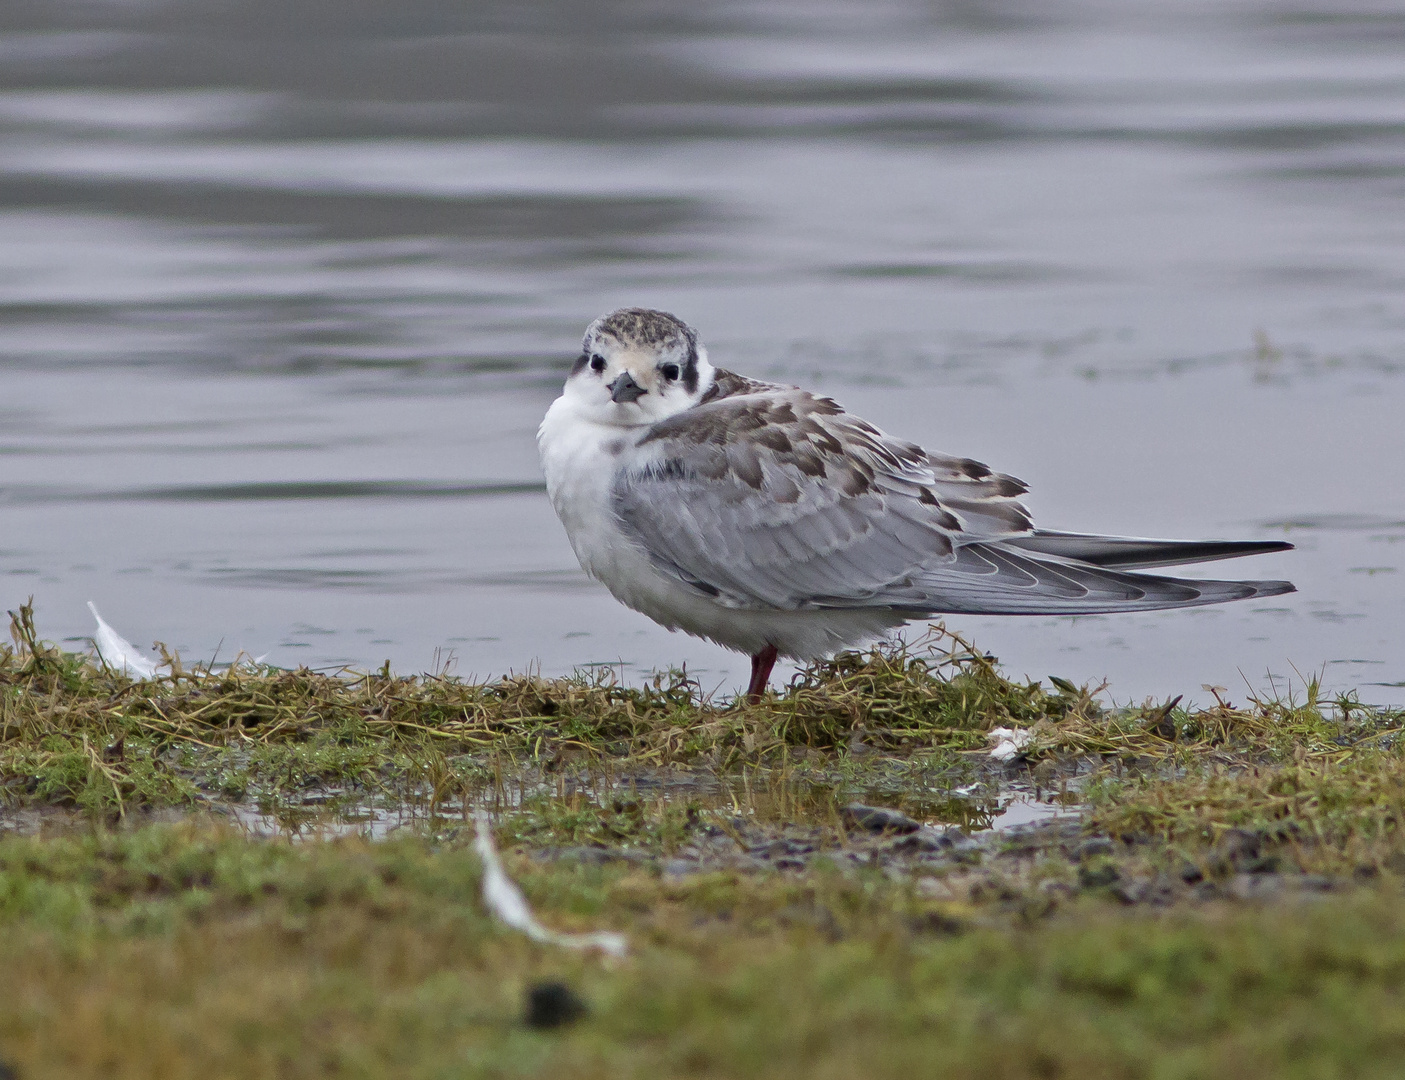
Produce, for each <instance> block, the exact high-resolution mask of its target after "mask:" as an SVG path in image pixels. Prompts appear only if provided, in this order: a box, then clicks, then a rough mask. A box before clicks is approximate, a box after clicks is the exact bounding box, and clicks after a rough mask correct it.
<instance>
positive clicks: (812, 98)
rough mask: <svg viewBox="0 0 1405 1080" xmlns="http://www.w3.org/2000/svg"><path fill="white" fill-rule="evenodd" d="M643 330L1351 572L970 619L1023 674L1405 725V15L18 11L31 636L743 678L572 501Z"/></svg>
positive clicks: (270, 653)
mask: <svg viewBox="0 0 1405 1080" xmlns="http://www.w3.org/2000/svg"><path fill="white" fill-rule="evenodd" d="M622 305H648V306H657V307H662V308H665V309H667V310H670V311H674V312H676V313H677V314H679V315H680V316H682V317H684V318H686V319H688V320H689V321H690V322H691V323H693V325H695V326H697V327H698V328H699V329H700V331H701V333H702V334H703V337H704V339H705V341H706V342H707V343H708V345H709V348H710V352H711V355H712V357H713V359H714V361H715V362H716V363H718V364H720V365H723V366H727V367H732V368H734V369H736V370H740V371H743V372H746V373H749V374H753V375H758V376H764V377H768V378H772V379H777V380H783V381H793V382H796V383H803V384H805V385H806V386H809V387H812V388H816V389H819V390H822V391H824V392H826V393H829V394H831V395H833V396H835V397H836V398H838V399H839V400H840V401H842V402H843V403H844V404H845V405H847V406H848V407H850V408H851V409H853V410H855V411H857V412H859V413H860V414H861V415H864V416H866V417H868V418H869V419H871V420H873V421H875V422H877V423H879V424H881V425H882V426H884V427H886V428H887V429H889V430H891V431H893V432H894V433H897V434H900V435H902V436H904V437H907V438H910V439H913V440H916V441H919V442H922V443H924V444H925V445H927V446H929V447H931V448H933V449H938V450H942V451H948V452H957V453H963V454H968V455H971V456H974V457H977V458H979V459H981V460H984V461H986V462H988V463H989V464H991V465H992V466H993V467H995V468H998V469H1000V470H1003V471H1006V472H1010V473H1013V474H1015V475H1017V476H1020V477H1022V478H1023V479H1025V480H1026V481H1028V482H1029V483H1030V486H1031V491H1030V495H1029V499H1028V503H1029V505H1030V506H1031V508H1032V509H1033V510H1034V512H1035V514H1036V517H1037V518H1038V520H1039V521H1040V522H1041V524H1044V525H1046V526H1048V527H1053V528H1070V529H1080V530H1099V531H1106V532H1112V533H1120V534H1130V535H1153V536H1178V537H1234V538H1278V537H1287V538H1288V539H1290V540H1292V541H1294V542H1295V543H1296V544H1297V545H1298V549H1297V550H1296V551H1294V552H1291V553H1287V554H1282V555H1273V556H1261V557H1257V558H1254V559H1249V560H1242V561H1240V562H1238V563H1232V564H1219V565H1218V566H1215V567H1209V568H1206V573H1207V574H1209V573H1211V572H1213V571H1216V570H1218V571H1221V572H1225V573H1228V574H1232V575H1235V576H1244V577H1262V578H1277V577H1286V578H1291V579H1292V580H1294V581H1295V582H1296V583H1297V585H1298V587H1299V590H1300V591H1299V592H1298V593H1296V594H1294V595H1292V596H1287V597H1280V598H1275V599H1273V600H1272V601H1268V602H1260V603H1254V602H1249V603H1242V604H1237V605H1231V606H1226V607H1219V608H1204V609H1197V610H1194V611H1187V612H1168V613H1148V614H1142V615H1136V616H1118V617H1113V616H1106V617H1096V618H1093V617H1088V618H1077V619H1068V618H1062V619H1053V618H1047V619H1023V620H1021V619H994V618H956V619H951V620H949V624H950V625H951V627H952V628H953V629H956V630H959V631H960V632H962V633H964V634H967V635H969V636H970V637H972V638H974V639H975V641H976V642H977V643H978V644H979V645H980V646H981V647H983V648H984V649H986V650H988V651H990V652H993V653H995V654H996V655H998V656H999V657H1000V659H1001V660H1002V662H1003V663H1004V664H1005V665H1006V666H1007V668H1008V670H1009V671H1010V672H1011V673H1012V674H1015V675H1019V674H1029V675H1030V676H1032V677H1041V676H1045V675H1048V674H1058V675H1062V676H1066V677H1069V678H1074V679H1079V680H1082V679H1091V680H1095V681H1097V682H1101V681H1103V680H1104V679H1106V680H1107V681H1108V684H1109V689H1108V692H1109V693H1110V694H1111V695H1112V696H1113V697H1114V698H1116V699H1118V700H1129V699H1135V700H1140V699H1141V698H1143V697H1145V696H1150V695H1154V696H1158V697H1164V696H1167V695H1171V694H1178V693H1184V694H1187V696H1188V699H1189V700H1197V701H1202V702H1203V701H1207V700H1209V695H1208V692H1206V691H1203V690H1201V689H1200V688H1201V686H1202V684H1209V685H1219V686H1224V687H1227V688H1228V695H1229V697H1230V698H1238V699H1242V697H1243V695H1245V694H1247V693H1248V692H1249V691H1250V689H1251V688H1252V689H1253V690H1254V691H1255V692H1272V691H1273V690H1274V689H1276V690H1277V691H1285V690H1286V689H1287V688H1288V687H1289V685H1290V684H1291V685H1293V686H1295V687H1297V688H1298V691H1297V692H1298V693H1301V685H1302V679H1303V678H1305V677H1312V676H1315V675H1318V674H1320V675H1321V676H1322V677H1323V679H1324V682H1325V685H1326V686H1327V687H1328V688H1329V689H1330V690H1333V691H1336V690H1343V689H1348V688H1353V689H1356V690H1358V691H1359V693H1360V695H1361V697H1362V698H1363V699H1364V700H1366V701H1372V702H1380V703H1385V702H1394V703H1400V702H1405V573H1402V563H1405V432H1402V416H1405V9H1402V8H1401V7H1400V6H1399V5H1398V4H1396V3H1389V2H1386V0H1379V2H1371V0H1340V2H1336V0H1217V2H1214V3H1211V2H1194V0H1160V2H1158V3H1156V4H1141V3H1134V2H1131V0H1122V2H1111V0H1107V2H1104V0H1040V2H1038V3H1035V2H1033V0H944V2H919V0H866V2H864V3H846V2H842V0H834V2H824V0H815V2H810V3H806V2H784V0H771V2H767V3H747V2H737V3H721V2H718V3H708V2H700V3H695V4H690V5H677V4H662V3H650V2H646V0H577V2H573V3H566V2H564V0H543V2H539V3H535V4H508V3H477V4H464V3H449V2H445V0H405V2H402V3H398V4H385V3H372V2H370V0H348V2H345V3H340V4H325V3H317V2H314V0H276V2H275V0H243V2H241V3H238V4H231V3H221V2H218V0H130V2H124V3H115V2H99V0H73V2H69V0H64V2H60V0H11V2H9V3H6V4H5V5H3V7H0V600H3V602H4V604H5V606H6V607H9V608H13V607H14V606H15V605H16V604H18V603H20V602H22V601H24V600H25V598H26V597H28V596H29V595H31V594H32V595H33V596H34V598H35V604H36V608H37V611H38V617H39V623H40V628H41V630H42V631H43V632H44V633H45V634H46V635H47V636H50V637H53V638H56V639H60V640H63V641H66V642H69V643H73V644H78V645H81V643H82V641H83V639H84V638H86V636H87V635H89V634H91V633H92V632H93V627H92V624H91V620H90V618H89V616H88V613H87V610H86V607H85V601H87V600H92V601H94V602H95V603H96V604H97V606H98V608H99V609H100V610H101V611H102V613H103V615H104V616H105V617H106V618H107V620H108V621H109V622H111V623H112V624H113V625H114V626H115V627H117V629H118V630H119V631H121V632H122V633H124V634H125V635H126V636H128V637H129V638H131V639H132V640H134V641H136V642H137V643H139V644H142V645H146V644H148V643H150V642H152V641H153V640H156V639H160V640H162V641H164V642H166V643H168V644H169V645H171V646H173V647H176V648H178V649H179V650H180V651H181V653H182V654H183V655H184V656H185V657H186V658H187V659H195V660H199V659H211V658H215V659H216V660H218V659H229V658H231V657H232V656H233V655H234V654H235V653H236V652H238V651H239V650H244V651H246V652H247V653H249V654H252V655H264V654H266V655H267V658H268V660H269V662H272V663H276V664H280V665H288V666H293V665H298V664H307V665H310V666H314V667H323V668H327V667H335V666H337V665H343V664H347V665H354V666H357V667H363V668H364V667H372V666H379V665H380V664H381V663H383V662H384V661H386V660H389V662H390V664H391V666H392V667H393V668H394V669H396V670H399V671H422V670H442V669H443V668H444V667H445V665H450V664H451V665H453V670H455V671H456V672H457V673H458V674H461V675H464V676H470V675H478V676H490V675H497V674H501V673H503V672H506V671H509V670H512V671H524V670H540V671H543V672H545V673H556V672H564V671H569V670H571V669H573V668H576V667H580V666H584V665H600V664H603V665H614V666H616V667H617V668H618V670H619V672H620V674H621V675H622V676H623V677H624V678H625V679H627V680H631V681H633V680H639V679H641V678H644V677H645V676H646V675H647V674H648V673H649V672H650V671H652V670H654V669H656V668H661V667H667V666H670V665H672V666H678V665H685V664H686V666H687V668H688V670H689V671H690V672H692V673H694V674H695V675H696V676H697V677H698V679H699V680H700V682H701V683H702V684H703V686H704V687H705V688H706V689H708V690H719V691H721V692H723V693H729V692H731V691H732V690H733V689H734V688H735V687H736V686H737V685H738V683H739V682H742V681H744V676H745V674H746V671H745V668H746V661H745V659H744V658H740V657H736V656H734V655H732V654H729V653H727V652H725V651H723V650H721V649H718V648H716V647H714V646H712V645H709V644H707V643H704V642H699V641H695V640H693V639H690V638H686V637H683V636H679V635H672V634H669V633H667V632H665V631H663V630H661V629H659V628H658V627H656V626H655V625H654V624H652V623H651V622H649V621H648V620H647V619H645V618H644V617H642V616H639V615H636V614H634V613H632V612H629V611H627V610H625V609H624V608H622V607H620V606H619V605H618V604H617V603H615V601H614V600H613V599H611V597H610V596H609V595H608V594H607V593H606V592H605V591H604V589H603V588H601V587H600V586H598V585H596V584H593V583H592V582H590V581H588V580H587V579H586V578H585V577H584V576H583V575H582V573H581V572H580V570H579V569H578V568H577V566H576V564H575V561H574V558H573V557H572V555H571V552H570V549H569V547H568V546H567V544H566V541H565V538H564V535H563V534H562V532H561V529H560V527H559V525H558V523H557V522H556V520H555V518H554V515H553V514H552V511H551V509H550V507H549V505H548V504H547V501H546V498H545V496H544V493H543V489H542V484H541V477H540V474H539V471H538V468H537V463H536V451H535V446H534V441H533V436H534V432H535V429H536V425H537V423H538V421H539V419H540V417H541V414H542V412H543V411H544V410H545V408H546V406H547V405H548V404H549V402H550V401H551V399H552V398H553V397H554V396H555V394H556V393H557V391H558V388H559V385H560V382H561V380H562V378H563V377H564V373H565V370H566V368H567V367H568V366H569V363H570V360H571V358H572V357H573V356H574V354H575V349H576V347H577V344H578V341H579V336H580V333H581V331H582V330H583V328H584V326H585V324H586V323H587V322H588V321H589V320H590V319H591V318H593V317H594V316H596V315H598V314H600V313H601V312H603V311H606V310H609V309H611V308H613V307H617V306H622ZM783 675H784V673H782V676H783Z"/></svg>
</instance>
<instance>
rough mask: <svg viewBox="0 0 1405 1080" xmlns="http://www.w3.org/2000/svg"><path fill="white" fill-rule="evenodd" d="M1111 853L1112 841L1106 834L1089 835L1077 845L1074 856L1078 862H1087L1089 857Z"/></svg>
mask: <svg viewBox="0 0 1405 1080" xmlns="http://www.w3.org/2000/svg"><path fill="white" fill-rule="evenodd" d="M1111 854H1112V841H1111V840H1109V839H1108V838H1107V837H1106V836H1090V837H1088V839H1086V840H1084V841H1083V843H1081V844H1079V845H1078V851H1077V853H1076V858H1077V859H1078V861H1079V862H1087V861H1088V860H1089V859H1093V858H1096V857H1097V856H1099V855H1111Z"/></svg>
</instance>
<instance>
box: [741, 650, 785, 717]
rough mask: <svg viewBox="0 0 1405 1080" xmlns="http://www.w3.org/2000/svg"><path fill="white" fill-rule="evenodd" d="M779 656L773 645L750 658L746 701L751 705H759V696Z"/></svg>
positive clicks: (764, 688)
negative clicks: (749, 676)
mask: <svg viewBox="0 0 1405 1080" xmlns="http://www.w3.org/2000/svg"><path fill="white" fill-rule="evenodd" d="M779 655H780V654H779V653H778V652H777V651H776V647H775V646H774V645H767V646H766V647H765V648H764V649H762V650H761V651H760V652H759V653H757V654H756V655H755V656H753V657H752V658H751V685H750V686H748V687H747V688H746V700H747V701H749V702H750V703H751V704H753V705H759V704H761V695H762V693H764V692H765V690H766V683H767V682H768V681H769V680H770V678H771V669H772V668H773V667H775V666H776V657H777V656H779Z"/></svg>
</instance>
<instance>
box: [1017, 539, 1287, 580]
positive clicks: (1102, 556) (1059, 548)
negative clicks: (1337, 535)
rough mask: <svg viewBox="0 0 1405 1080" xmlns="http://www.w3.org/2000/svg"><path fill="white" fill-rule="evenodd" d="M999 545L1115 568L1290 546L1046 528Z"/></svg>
mask: <svg viewBox="0 0 1405 1080" xmlns="http://www.w3.org/2000/svg"><path fill="white" fill-rule="evenodd" d="M1001 544H1002V545H1003V546H1005V547H1015V548H1020V549H1022V550H1024V551H1031V552H1036V553H1038V554H1040V555H1053V556H1056V557H1058V558H1061V559H1073V560H1075V561H1077V562H1083V563H1090V564H1091V565H1093V566H1102V567H1106V568H1108V569H1117V570H1138V569H1146V568H1149V567H1153V566H1181V565H1184V564H1186V563H1200V562H1213V561H1214V560H1216V559H1236V558H1239V557H1240V556H1241V555H1263V554H1267V553H1268V552H1271V551H1291V550H1292V549H1293V545H1292V544H1290V543H1288V542H1286V541H1284V540H1142V539H1138V538H1136V537H1131V536H1094V535H1092V534H1089V533H1066V532H1054V531H1053V530H1050V529H1035V530H1034V531H1033V532H1032V533H1029V534H1028V535H1025V536H1014V537H1010V538H1008V539H1005V540H1002V541H1001Z"/></svg>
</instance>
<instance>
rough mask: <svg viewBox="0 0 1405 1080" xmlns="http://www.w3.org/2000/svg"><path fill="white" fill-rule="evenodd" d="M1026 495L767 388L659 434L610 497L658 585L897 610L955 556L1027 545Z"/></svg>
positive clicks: (793, 604) (765, 601) (679, 419)
mask: <svg viewBox="0 0 1405 1080" xmlns="http://www.w3.org/2000/svg"><path fill="white" fill-rule="evenodd" d="M1024 490H1025V487H1024V485H1023V484H1022V483H1020V482H1019V481H1018V480H1015V479H1013V478H1011V477H1008V476H1001V475H999V474H995V473H992V472H991V471H990V470H989V469H987V468H986V467H985V466H983V465H980V464H979V463H977V462H973V461H968V460H966V459H963V458H947V457H940V456H937V455H930V454H927V453H926V452H925V451H923V450H922V449H921V448H920V447H917V446H914V445H912V444H910V443H904V442H900V441H898V440H895V439H892V438H890V437H889V436H887V435H885V434H883V433H882V432H881V431H879V430H878V429H877V428H874V427H873V426H872V425H870V424H867V423H865V422H864V421H862V420H859V419H858V418H856V417H852V416H850V415H849V414H847V413H845V412H844V411H843V410H842V409H841V408H840V407H839V406H838V405H836V404H835V403H834V402H832V401H829V400H828V399H826V398H817V397H814V396H812V395H809V394H806V393H804V392H803V391H799V390H786V389H783V388H777V387H765V388H758V389H757V390H756V391H754V392H749V393H741V394H736V395H732V396H727V397H723V398H721V399H719V400H714V401H710V402H707V403H705V404H702V405H699V406H696V407H694V408H692V409H689V410H687V411H686V412H684V413H681V414H679V415H678V416H675V417H672V418H670V419H668V420H665V421H662V422H661V423H659V424H656V425H654V427H653V428H651V429H650V430H649V432H648V433H647V434H646V435H645V436H644V437H643V438H642V439H641V440H640V442H639V444H638V445H637V447H636V448H635V452H634V458H633V463H632V464H631V465H630V467H628V468H626V469H625V470H623V471H622V472H621V473H620V475H619V476H618V478H617V481H616V483H615V487H614V490H613V493H612V496H613V505H614V510H615V514H616V517H617V518H618V520H619V521H620V523H621V525H622V526H623V528H624V529H625V531H626V532H627V533H628V534H629V535H630V536H631V537H632V538H634V539H635V540H636V541H637V542H638V543H639V544H640V545H641V546H642V547H643V548H644V549H645V550H646V551H647V552H648V554H649V557H650V559H651V560H652V562H653V564H654V565H655V566H656V567H657V568H659V569H660V570H661V571H663V572H664V573H667V574H669V575H671V576H673V577H675V578H677V579H678V580H681V581H685V582H687V583H688V584H690V585H692V586H693V587H694V588H696V589H698V590H699V591H701V592H703V593H705V594H707V595H709V596H712V597H714V598H716V599H717V600H718V601H719V602H721V603H723V604H727V605H729V606H735V607H764V608H780V609H783V610H798V609H802V608H816V607H856V606H883V607H889V606H894V599H895V597H894V590H898V591H899V592H902V591H903V590H908V589H911V588H914V587H916V586H917V583H918V582H919V580H920V579H921V577H922V575H924V574H926V573H928V572H929V571H930V570H931V569H932V568H933V567H937V566H940V565H942V564H946V563H955V562H956V561H957V552H958V549H959V548H960V547H961V546H962V545H963V544H966V543H969V542H972V541H976V540H982V539H992V540H993V539H999V538H1002V537H1010V536H1017V535H1022V534H1025V533H1027V532H1028V531H1029V528H1030V526H1029V518H1028V515H1027V513H1026V512H1025V510H1024V508H1023V507H1022V506H1021V505H1020V504H1019V503H1018V502H1017V501H1015V496H1017V495H1019V494H1021V493H1022V492H1023V491H1024Z"/></svg>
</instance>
